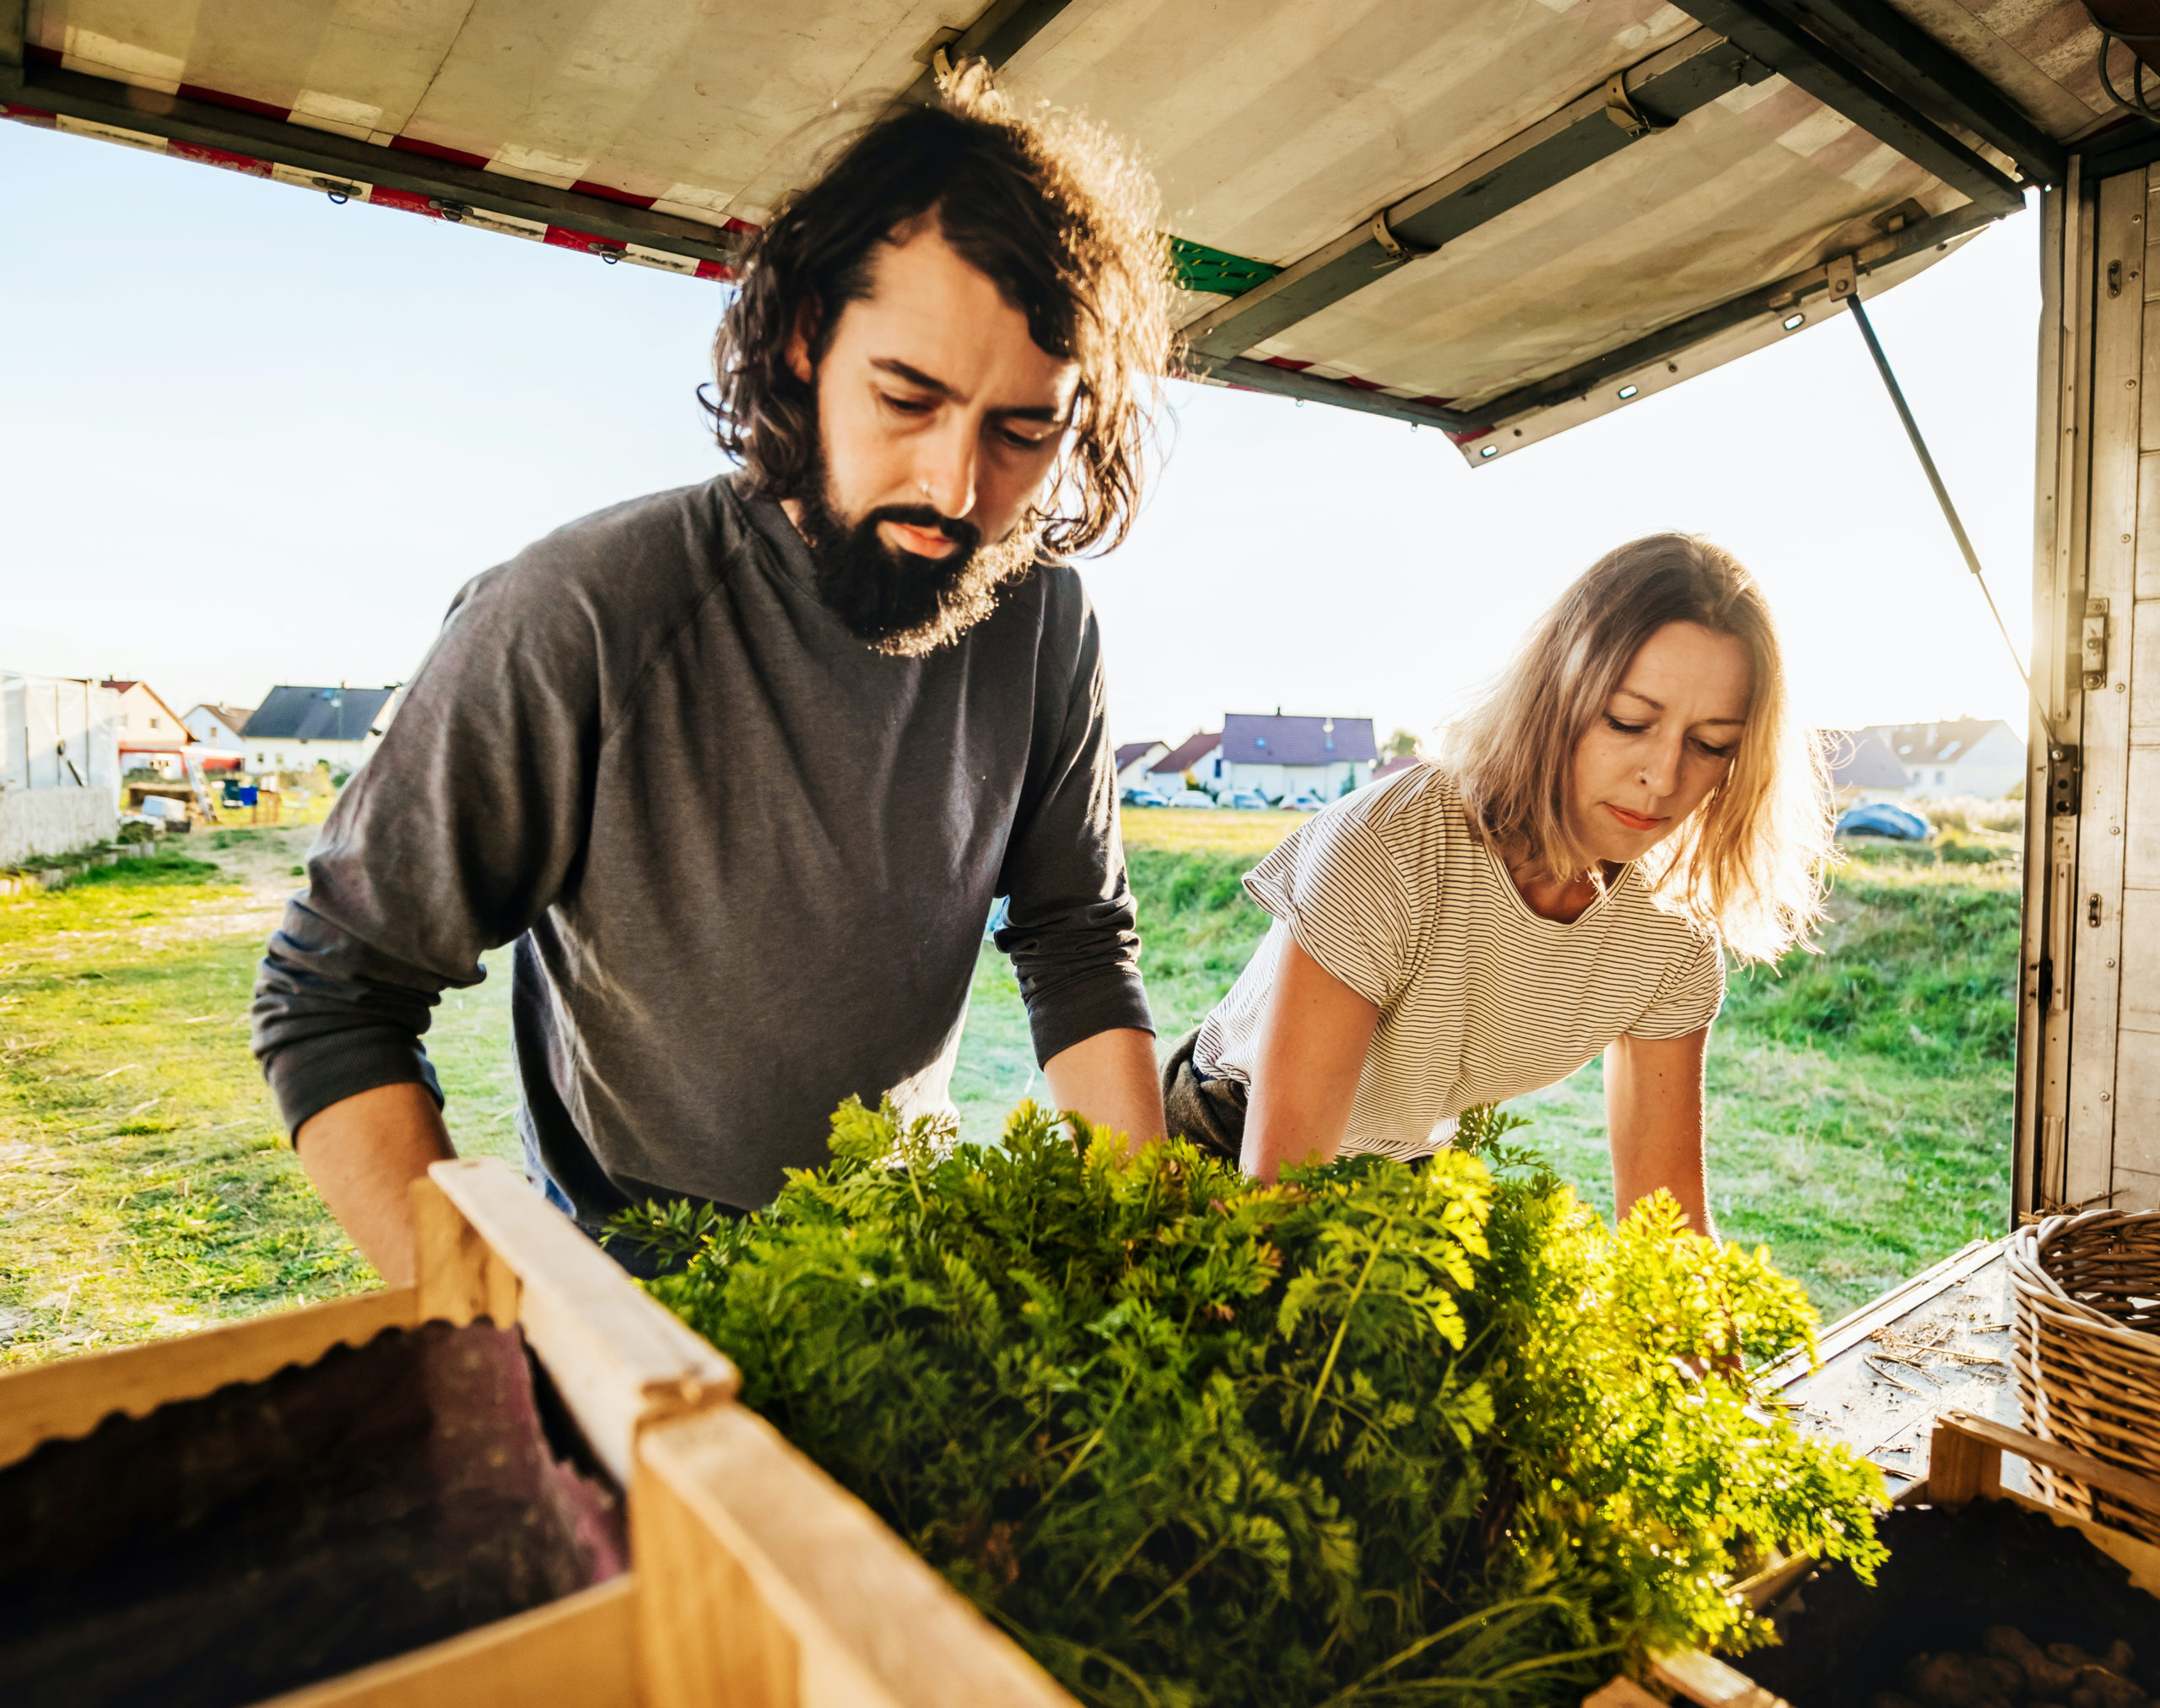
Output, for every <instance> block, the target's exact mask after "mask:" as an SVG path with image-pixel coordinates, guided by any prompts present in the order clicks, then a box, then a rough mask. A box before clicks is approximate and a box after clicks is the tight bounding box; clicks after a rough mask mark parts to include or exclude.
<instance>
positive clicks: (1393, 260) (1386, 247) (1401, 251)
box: [1365, 208, 1434, 267]
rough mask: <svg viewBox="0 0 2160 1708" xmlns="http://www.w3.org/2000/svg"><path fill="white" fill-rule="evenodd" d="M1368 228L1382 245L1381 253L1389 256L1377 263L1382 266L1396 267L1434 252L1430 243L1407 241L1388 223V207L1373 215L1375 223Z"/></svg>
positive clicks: (1375, 239)
mask: <svg viewBox="0 0 2160 1708" xmlns="http://www.w3.org/2000/svg"><path fill="white" fill-rule="evenodd" d="M1365 229H1366V230H1367V231H1368V232H1369V234H1370V235H1371V236H1372V240H1373V241H1374V242H1375V243H1377V244H1379V245H1380V253H1381V254H1382V255H1384V256H1385V257H1387V258H1386V259H1385V260H1384V261H1381V262H1379V263H1377V264H1378V265H1379V266H1380V267H1394V266H1397V265H1399V264H1400V263H1401V262H1406V261H1415V260H1417V257H1419V256H1421V255H1431V254H1433V253H1434V249H1433V246H1431V245H1430V244H1428V243H1418V242H1416V241H1411V242H1405V241H1403V238H1402V235H1401V233H1400V232H1398V231H1397V230H1396V229H1395V227H1394V226H1392V225H1390V224H1388V221H1387V209H1386V208H1381V209H1380V212H1379V213H1377V214H1374V215H1373V223H1372V224H1370V225H1369V226H1367V227H1366V228H1365Z"/></svg>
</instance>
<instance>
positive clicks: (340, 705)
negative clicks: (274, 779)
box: [240, 682, 399, 774]
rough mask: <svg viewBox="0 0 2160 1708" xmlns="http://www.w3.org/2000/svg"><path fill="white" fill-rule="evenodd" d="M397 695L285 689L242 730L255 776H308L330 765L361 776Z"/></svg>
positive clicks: (279, 689) (393, 690)
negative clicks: (270, 773) (321, 765)
mask: <svg viewBox="0 0 2160 1708" xmlns="http://www.w3.org/2000/svg"><path fill="white" fill-rule="evenodd" d="M398 697H399V693H398V689H396V688H394V687H392V688H353V687H349V686H348V685H347V684H344V683H342V682H341V683H339V684H338V685H337V686H336V687H335V688H302V687H294V686H292V685H289V684H280V685H279V686H278V687H276V688H273V689H271V690H270V693H269V696H268V697H267V699H266V700H263V702H262V705H258V706H257V707H256V708H255V711H254V712H253V714H252V715H251V716H250V717H249V718H248V720H247V722H246V726H245V727H243V728H242V729H241V731H240V735H241V737H242V738H243V745H244V747H245V749H246V754H247V762H246V770H249V771H250V772H253V773H258V774H259V773H262V772H265V771H298V770H307V769H309V768H310V767H311V766H313V765H316V763H317V762H319V761H321V760H325V759H327V760H328V761H329V763H330V767H331V769H332V770H333V771H348V772H349V771H354V770H358V769H359V766H360V765H361V763H362V761H364V760H365V759H366V758H367V756H368V755H369V754H371V753H373V752H374V751H375V744H376V743H378V742H380V741H381V739H382V734H383V732H384V731H385V730H386V729H387V728H389V727H390V720H391V719H392V717H393V716H395V715H396V713H397V700H398Z"/></svg>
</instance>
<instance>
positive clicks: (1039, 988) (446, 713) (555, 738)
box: [254, 477, 1151, 1229]
mask: <svg viewBox="0 0 2160 1708" xmlns="http://www.w3.org/2000/svg"><path fill="white" fill-rule="evenodd" d="M815 588H816V583H815V580H814V571H813V566H812V564H811V562H810V559H809V557H808V554H807V550H806V549H805V547H804V546H803V543H802V539H801V538H800V537H799V536H798V535H797V534H796V532H795V529H794V528H793V527H792V526H791V524H790V523H789V522H788V521H787V519H786V516H785V515H784V514H783V513H782V512H781V511H780V508H779V506H778V505H775V504H773V503H770V502H769V501H764V500H746V499H743V498H741V497H739V496H738V495H737V493H736V491H735V489H734V484H733V481H732V478H730V477H722V478H720V479H717V480H715V481H713V482H711V483H710V484H706V485H704V486H694V487H687V488H684V489H682V490H680V491H677V492H667V493H661V494H658V495H656V496H653V497H651V498H645V499H640V500H636V501H634V502H633V503H629V504H626V505H619V506H618V507H617V508H615V509H613V510H607V511H602V512H600V513H599V514H598V515H597V516H589V517H587V518H586V519H585V520H584V521H582V522H575V523H573V524H571V525H570V527H565V528H564V529H562V530H560V531H559V532H556V533H554V534H551V535H549V536H548V538H545V539H543V540H541V541H540V542H538V543H537V544H535V545H532V546H531V547H529V548H528V549H527V550H525V551H524V552H523V553H521V554H520V555H519V556H518V557H517V558H516V559H514V560H512V561H511V562H510V563H508V564H506V565H503V566H501V567H500V568H499V569H495V570H489V572H488V573H487V574H485V575H483V576H479V577H478V579H477V580H475V581H472V582H471V583H469V584H468V585H467V586H466V587H465V588H464V589H463V591H462V592H460V593H459V594H458V596H457V597H456V601H455V602H454V603H452V605H451V610H450V615H449V617H448V619H447V620H446V623H445V624H444V628H443V630H442V633H441V635H440V637H439V638H438V640H436V642H435V646H434V647H433V648H432V650H431V651H429V654H428V657H427V659H426V661H425V662H424V663H423V664H422V666H421V668H420V670H419V674H418V675H417V676H416V677H415V678H414V679H413V684H412V685H411V688H410V689H409V691H408V694H407V695H406V697H405V701H404V704H403V705H402V707H401V708H400V710H399V711H398V713H397V720H396V722H394V723H393V724H392V726H391V727H390V729H389V731H388V732H387V733H386V735H385V736H384V738H383V740H382V743H381V747H380V748H379V749H377V751H376V752H375V755H374V757H373V758H372V759H370V760H369V761H368V763H367V765H365V767H364V768H363V769H362V770H360V771H359V773H358V774H357V775H356V776H354V779H353V781H352V782H351V784H350V785H349V786H348V787H347V789H346V791H345V793H344V796H343V798H342V799H341V800H340V801H339V802H338V807H337V809H336V810H335V811H334V812H333V813H332V814H331V816H330V819H329V821H328V823H327V824H326V825H325V826H324V827H323V832H322V835H321V839H320V840H318V841H317V843H316V848H315V852H314V854H313V855H312V856H311V858H310V860H309V862H308V883H307V887H306V888H305V889H303V890H301V891H300V894H299V895H295V896H294V898H293V900H291V901H290V902H289V903H288V904H287V905H286V909H285V916H284V922H283V923H282V924H281V926H280V927H279V928H278V932H277V934H276V935H275V936H273V938H271V940H270V946H269V951H268V954H267V956H266V957H265V959H264V960H263V963H262V970H261V973H260V975H259V976H258V978H257V984H256V995H255V1009H254V1014H255V1033H254V1042H255V1051H256V1054H257V1056H258V1057H261V1058H262V1063H263V1067H264V1069H265V1071H266V1073H267V1074H268V1076H269V1080H270V1084H271V1087H272V1089H273V1091H274V1092H275V1094H276V1095H277V1098H278V1104H279V1106H280V1108H281V1109H282V1111H283V1112H284V1119H285V1122H286V1124H287V1126H288V1127H289V1128H291V1129H294V1130H297V1129H298V1128H299V1127H300V1124H301V1123H302V1122H305V1121H306V1120H307V1119H308V1118H309V1117H310V1116H312V1115H314V1114H316V1113H317V1112H318V1111H321V1110H323V1109H325V1108H327V1107H328V1106H329V1105H332V1104H333V1103H336V1102H338V1100H341V1099H343V1098H346V1097H350V1096H352V1095H354V1094H355V1093H358V1092H361V1091H365V1090H368V1089H372V1088H374V1087H376V1086H381V1085H386V1084H396V1083H399V1082H419V1083H420V1084H425V1085H426V1086H428V1088H429V1089H430V1090H431V1091H433V1092H434V1093H435V1095H436V1096H437V1097H438V1099H440V1095H441V1092H440V1087H439V1086H438V1085H437V1083H436V1080H435V1073H434V1071H433V1069H432V1067H430V1065H429V1062H428V1059H427V1056H426V1053H425V1051H424V1049H423V1048H422V1046H421V1035H422V1034H423V1033H424V1032H425V1031H426V1030H427V1028H428V1022H429V1014H430V1011H431V1009H432V1008H434V1006H435V1003H436V1002H437V1000H438V999H439V997H440V992H442V991H443V989H444V988H445V987H446V986H469V985H473V984H474V983H477V982H478V981H479V980H480V979H481V978H482V977H483V976H484V974H483V969H482V967H481V964H480V958H481V956H482V955H483V954H485V953H486V952H487V951H489V950H490V949H497V948H500V946H501V945H503V944H505V943H513V944H514V945H515V947H514V948H513V949H512V951H511V973H510V1010H511V1024H512V1032H513V1035H514V1038H515V1044H516V1061H517V1072H518V1078H519V1082H520V1085H521V1100H520V1102H521V1107H520V1110H519V1114H518V1121H519V1125H520V1129H521V1133H522V1135H523V1137H524V1138H525V1142H526V1147H527V1155H528V1157H529V1158H530V1157H535V1156H537V1159H538V1162H539V1164H540V1166H541V1168H542V1169H543V1170H544V1172H545V1174H546V1176H547V1177H548V1180H549V1181H552V1182H553V1183H554V1186H556V1187H557V1188H558V1189H559V1191H560V1192H561V1193H562V1194H563V1195H564V1197H567V1199H568V1200H569V1202H570V1205H571V1207H572V1209H573V1212H574V1213H575V1215H576V1217H577V1219H578V1220H579V1222H580V1224H583V1225H585V1226H586V1227H587V1228H588V1229H597V1228H598V1227H599V1226H600V1225H601V1224H602V1223H604V1222H605V1221H606V1219H607V1217H608V1216H609V1215H611V1214H612V1213H613V1212H614V1211H616V1210H618V1209H620V1208H623V1207H624V1205H625V1204H627V1203H643V1202H645V1200H647V1199H649V1198H654V1197H662V1198H664V1197H697V1198H704V1199H710V1200H713V1201H715V1202H717V1203H721V1204H725V1205H729V1206H733V1207H736V1208H753V1207H755V1206H759V1205H762V1204H764V1203H768V1202H769V1201H770V1200H771V1198H772V1197H773V1196H774V1195H775V1193H776V1192H778V1191H779V1189H780V1184H781V1170H784V1169H788V1168H807V1167H814V1166H817V1165H820V1164H822V1163H823V1161H824V1160H825V1159H826V1155H827V1150H826V1137H827V1133H828V1131H829V1126H828V1122H829V1116H831V1114H832V1112H833V1111H834V1108H835V1107H836V1106H837V1105H839V1104H840V1102H841V1101H842V1100H844V1099H845V1098H846V1097H847V1096H848V1095H850V1094H855V1095H860V1096H861V1097H862V1098H863V1099H864V1100H866V1101H869V1102H872V1103H874V1102H875V1101H876V1100H877V1098H878V1097H879V1096H880V1095H883V1094H886V1093H890V1094H892V1095H894V1098H895V1100H896V1101H898V1102H899V1104H900V1105H901V1106H902V1107H903V1108H904V1109H905V1110H910V1111H922V1110H928V1109H935V1108H938V1107H942V1106H943V1105H944V1104H945V1101H946V1098H947V1095H948V1085H949V1082H950V1079H951V1075H952V1068H953V1057H954V1055H955V1052H956V1051H957V1050H958V1043H959V1033H960V1025H961V1020H962V1018H963V1016H964V1012H965V1008H966V1003H967V996H968V986H969V978H970V976H971V975H972V973H973V971H974V968H975V957H976V954H977V950H978V947H979V945H980V943H981V941H982V934H983V925H984V921H985V918H986V917H987V916H988V915H989V912H990V910H991V903H992V901H993V900H994V899H995V898H996V897H997V896H999V895H1006V896H1008V897H1010V899H1011V900H1010V908H1009V911H1008V914H1007V920H1008V922H1007V926H1006V927H1005V928H1004V929H1002V931H1000V932H998V935H997V943H998V946H999V947H1000V948H1001V949H1004V950H1005V951H1007V953H1008V954H1011V955H1012V959H1013V963H1014V965H1015V968H1016V970H1017V971H1018V976H1019V982H1020V989H1021V993H1022V995H1023V997H1025V999H1026V1002H1027V1005H1028V1013H1029V1021H1030V1024H1031V1025H1032V1028H1033V1030H1034V1046H1035V1053H1036V1055H1037V1057H1038V1058H1039V1059H1040V1060H1043V1061H1047V1060H1049V1059H1050V1057H1053V1056H1055V1055H1056V1054H1057V1053H1058V1052H1059V1051H1061V1050H1064V1049H1066V1047H1067V1046H1071V1045H1073V1044H1077V1043H1079V1042H1081V1041H1082V1040H1084V1039H1087V1038H1089V1037H1092V1036H1093V1035H1095V1034H1096V1033H1099V1032H1102V1031H1106V1030H1110V1029H1112V1028H1115V1027H1139V1028H1143V1029H1146V1028H1149V1027H1150V1024H1151V1023H1150V1021H1149V1019H1148V1013H1147V998H1146V997H1145V995H1144V993H1143V992H1142V987H1141V981H1140V970H1139V949H1140V945H1139V938H1137V935H1136V934H1135V932H1134V922H1135V921H1134V909H1133V901H1132V895H1131V890H1130V889H1128V887H1127V885H1126V873H1125V858H1124V854H1123V851H1122V850H1121V848H1120V845H1119V840H1118V827H1117V802H1116V794H1115V773H1114V771H1113V770H1112V764H1111V758H1110V743H1109V738H1108V732H1107V730H1106V727H1105V724H1104V704H1103V669H1102V655H1101V645H1100V638H1099V635H1098V632H1097V630H1096V625H1095V619H1094V614H1093V611H1092V610H1090V608H1088V601H1087V597H1086V596H1085V594H1084V593H1083V592H1082V590H1081V586H1080V581H1079V577H1078V576H1077V575H1076V574H1075V573H1074V572H1073V571H1072V570H1071V569H1069V568H1067V567H1065V566H1063V565H1051V566H1045V567H1043V568H1040V569H1038V570H1035V571H1034V573H1032V574H1031V575H1029V576H1028V577H1027V578H1026V579H1025V580H1024V581H1020V582H1018V583H1016V584H1014V585H1013V586H1011V587H1010V588H1008V589H1007V592H1005V594H1004V595H1003V597H1002V598H1001V599H1000V601H999V603H998V606H997V608H996V611H995V612H994V613H992V614H991V616H989V617H988V618H986V619H984V620H983V621H982V622H981V623H980V624H977V625H976V626H975V627H974V628H973V629H971V630H969V631H968V632H967V633H966V635H964V636H963V637H962V638H961V639H960V640H958V642H957V643H956V644H954V645H952V646H947V647H945V648H944V649H942V651H937V652H936V653H934V654H932V655H931V656H930V657H926V658H895V657H887V656H885V655H883V654H882V653H878V652H876V651H872V650H871V649H870V648H869V647H868V646H865V645H864V644H863V643H862V642H861V640H857V639H856V637H855V636H854V635H852V634H850V632H849V631H848V630H846V629H845V627H844V626H843V625H842V624H840V621H839V619H837V618H835V617H834V615H833V614H832V613H831V612H830V611H829V610H828V609H827V608H825V606H824V605H823V603H821V602H820V601H819V599H818V595H817V592H816V591H815Z"/></svg>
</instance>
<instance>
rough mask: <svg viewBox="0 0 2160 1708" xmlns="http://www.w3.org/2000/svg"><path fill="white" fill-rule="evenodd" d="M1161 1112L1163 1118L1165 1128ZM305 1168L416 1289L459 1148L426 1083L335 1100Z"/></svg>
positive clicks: (391, 1283)
mask: <svg viewBox="0 0 2160 1708" xmlns="http://www.w3.org/2000/svg"><path fill="white" fill-rule="evenodd" d="M1161 1120H1162V1117H1161V1116H1159V1115H1158V1116H1156V1121H1157V1123H1158V1125H1159V1124H1160V1122H1161ZM293 1146H294V1149H296V1150H298V1151H299V1152H300V1166H301V1167H302V1168H304V1169H305V1170H307V1177H308V1178H309V1179H310V1180H311V1181H314V1182H315V1189H316V1191H317V1192H321V1194H322V1201H323V1203H326V1204H327V1205H329V1206H330V1213H331V1214H332V1215H333V1216H335V1217H337V1218H338V1221H339V1222H341V1223H343V1224H344V1229H345V1231H346V1232H347V1233H348V1234H349V1235H351V1236H352V1240H353V1243H354V1245H355V1246H359V1248H360V1255H361V1256H362V1257H365V1258H366V1259H367V1260H368V1262H370V1263H372V1264H374V1265H375V1273H377V1274H378V1275H380V1276H381V1277H382V1280H383V1284H384V1285H385V1286H386V1287H409V1286H411V1285H412V1284H413V1280H414V1278H415V1275H416V1266H415V1262H414V1257H413V1209H412V1201H411V1192H412V1185H413V1181H416V1180H418V1179H419V1177H420V1176H422V1175H424V1174H425V1173H426V1172H427V1171H428V1165H429V1163H436V1162H440V1161H442V1160H443V1159H445V1158H446V1157H452V1156H456V1154H457V1153H456V1151H455V1150H453V1149H451V1143H450V1130H449V1129H448V1128H447V1127H445V1126H444V1125H443V1124H442V1111H440V1110H439V1109H437V1108H436V1107H435V1099H434V1098H433V1097H431V1096H430V1095H429V1094H428V1089H427V1087H425V1086H424V1085H418V1084H402V1085H378V1086H376V1087H375V1089H374V1090H372V1091H362V1092H359V1093H357V1094H355V1095H353V1096H351V1097H348V1098H345V1099H343V1100H341V1101H339V1102H337V1103H333V1104H332V1105H330V1107H329V1108H327V1109H326V1110H323V1111H321V1113H320V1114H317V1115H313V1116H310V1117H309V1118H308V1119H307V1120H305V1121H304V1122H301V1123H300V1131H299V1132H296V1133H294V1135H293Z"/></svg>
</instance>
